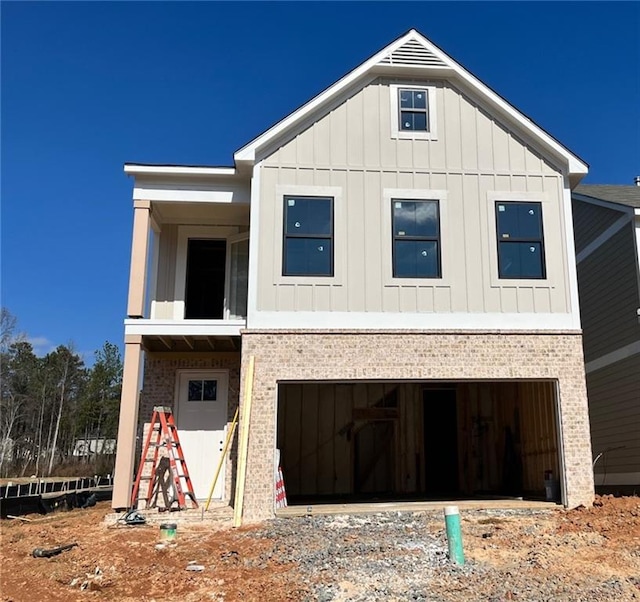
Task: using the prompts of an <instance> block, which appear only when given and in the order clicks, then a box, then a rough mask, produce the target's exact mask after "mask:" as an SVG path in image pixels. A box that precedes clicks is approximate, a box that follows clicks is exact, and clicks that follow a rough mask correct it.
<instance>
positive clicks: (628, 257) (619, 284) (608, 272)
mask: <svg viewBox="0 0 640 602" xmlns="http://www.w3.org/2000/svg"><path fill="white" fill-rule="evenodd" d="M635 253H636V251H635V243H634V240H633V228H632V224H628V225H626V226H625V227H624V228H622V229H621V230H620V231H619V232H617V233H616V234H615V235H614V236H612V237H611V238H610V239H609V240H607V241H606V242H605V243H604V244H603V245H601V246H600V247H599V248H598V250H597V251H596V252H594V253H592V254H591V255H589V256H588V257H587V258H586V259H584V260H583V261H581V262H580V263H578V280H579V282H580V288H579V293H580V308H581V314H582V326H583V328H584V349H585V360H586V362H587V364H588V363H589V362H590V361H592V360H595V359H597V358H599V357H601V356H603V355H605V354H607V353H610V352H612V351H615V350H616V349H620V348H621V347H624V346H625V345H628V344H630V343H633V342H635V341H639V340H640V324H639V323H638V317H637V314H636V311H637V308H638V307H640V299H639V298H638V276H637V267H636V257H635Z"/></svg>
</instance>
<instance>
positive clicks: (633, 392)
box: [573, 185, 640, 493]
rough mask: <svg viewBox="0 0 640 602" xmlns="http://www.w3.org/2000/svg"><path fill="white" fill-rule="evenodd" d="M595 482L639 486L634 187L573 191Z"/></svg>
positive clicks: (639, 250) (637, 199)
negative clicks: (595, 459)
mask: <svg viewBox="0 0 640 602" xmlns="http://www.w3.org/2000/svg"><path fill="white" fill-rule="evenodd" d="M573 221H574V229H575V241H576V261H577V264H578V289H579V293H580V309H581V315H582V328H583V338H584V355H585V362H586V373H587V391H588V394H589V416H590V421H591V445H592V447H593V454H594V458H598V459H597V461H596V463H595V467H594V470H595V482H596V485H598V486H602V487H603V488H606V489H607V490H609V491H611V490H613V491H620V492H625V491H629V492H633V491H635V492H636V493H637V492H639V491H640V313H639V312H640V270H639V267H638V266H639V265H640V185H637V186H596V185H580V186H578V187H577V188H576V189H575V190H574V191H573Z"/></svg>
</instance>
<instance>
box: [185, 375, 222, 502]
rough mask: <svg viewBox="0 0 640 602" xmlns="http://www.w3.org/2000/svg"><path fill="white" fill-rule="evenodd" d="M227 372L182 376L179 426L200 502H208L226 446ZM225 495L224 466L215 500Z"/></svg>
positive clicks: (194, 487)
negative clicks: (223, 449) (206, 500)
mask: <svg viewBox="0 0 640 602" xmlns="http://www.w3.org/2000/svg"><path fill="white" fill-rule="evenodd" d="M228 389H229V373H228V372H227V371H226V370H202V371H195V370H193V371H192V370H189V371H185V372H181V373H180V374H179V377H178V400H177V404H176V425H177V426H178V436H179V437H180V443H181V444H182V449H183V451H184V459H185V461H186V464H187V468H188V470H189V475H190V476H191V482H192V483H193V490H194V492H195V494H196V498H197V499H199V500H205V499H207V497H208V495H209V490H210V489H211V483H212V482H213V477H214V476H215V472H216V468H217V467H218V462H219V461H220V456H221V454H222V448H223V446H224V441H225V436H226V426H227V391H228ZM223 494H224V465H223V467H222V471H221V472H220V476H219V477H218V481H217V483H216V487H215V489H214V491H213V498H217V499H221V498H222V496H223Z"/></svg>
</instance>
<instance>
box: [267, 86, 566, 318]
mask: <svg viewBox="0 0 640 602" xmlns="http://www.w3.org/2000/svg"><path fill="white" fill-rule="evenodd" d="M389 83H390V82H388V81H384V80H377V81H375V82H374V83H372V84H370V85H368V86H366V87H365V88H364V89H363V90H361V91H360V92H358V93H355V94H354V95H353V96H351V97H350V98H348V99H347V100H346V101H344V102H343V103H342V104H339V105H338V106H336V107H335V108H334V109H333V111H331V112H330V113H329V114H328V115H326V116H325V117H323V118H322V119H319V120H318V121H316V122H315V123H313V124H311V125H310V126H309V127H308V128H307V129H306V130H304V131H302V132H300V133H299V134H298V135H297V136H296V137H295V138H293V139H292V140H290V141H289V142H287V143H286V144H284V145H282V146H281V147H280V148H279V149H277V150H275V151H274V152H273V153H272V154H271V155H269V156H268V157H266V158H264V160H263V163H262V168H261V180H260V181H261V189H260V203H261V205H260V223H259V227H260V232H261V236H260V241H259V250H258V294H257V309H258V310H263V311H279V312H294V311H296V312H297V311H333V312H396V313H404V312H407V313H416V312H461V313H558V314H563V313H569V312H571V311H572V308H571V304H570V298H569V284H568V283H569V271H568V268H567V253H566V246H567V240H566V237H565V220H566V219H570V216H566V215H565V214H564V211H563V176H562V174H561V173H560V172H559V171H558V170H557V169H555V168H554V167H552V166H551V165H550V164H549V163H547V162H546V161H545V160H544V159H543V158H541V156H540V155H539V154H537V153H536V152H535V150H534V149H533V148H532V147H531V146H528V145H527V144H525V143H524V142H523V141H522V140H520V139H519V138H518V137H517V136H515V135H514V134H512V133H510V132H509V131H508V130H507V129H505V127H504V126H502V125H501V124H500V123H498V122H497V121H496V120H495V119H493V118H491V117H490V116H489V115H488V114H487V113H486V112H485V111H484V110H483V109H482V108H481V107H480V106H479V105H478V104H477V103H475V102H474V101H472V100H471V99H470V98H469V97H468V96H466V95H464V94H462V93H461V92H460V91H459V90H457V89H456V88H454V87H452V86H451V85H449V84H446V83H442V82H430V83H432V84H433V85H435V86H436V87H437V90H436V92H437V93H436V100H437V102H436V105H437V135H438V139H437V140H436V141H427V140H399V139H395V138H392V136H391V125H390V120H391V118H392V116H391V115H390V113H391V109H390V104H391V103H390V90H389ZM412 83H415V82H412ZM394 118H395V117H394ZM282 186H289V187H294V188H295V187H301V190H302V187H312V186H315V187H334V188H337V189H339V190H340V191H341V199H340V202H341V203H342V204H343V208H342V212H341V213H340V212H339V211H337V212H336V219H341V224H340V226H341V227H340V228H338V227H336V230H337V231H341V232H342V237H343V239H344V240H338V241H336V249H337V250H336V253H337V254H339V255H340V257H336V261H342V262H343V264H344V273H343V274H341V276H340V278H336V279H334V280H332V279H327V281H326V283H324V282H318V281H317V280H318V279H316V281H315V282H313V283H309V282H307V283H305V282H296V281H295V280H290V281H286V282H285V281H283V280H282V279H281V277H280V276H281V269H282V266H281V262H280V261H279V253H280V249H281V245H282V230H281V227H280V224H281V223H282V222H281V212H282V210H283V207H282V203H283V201H282V194H281V192H279V190H278V187H282ZM385 189H414V190H415V189H418V190H437V191H446V194H447V197H446V199H444V200H442V201H441V207H442V209H443V211H446V213H447V220H446V224H448V225H445V224H444V223H443V231H442V236H441V242H442V254H443V279H442V280H441V281H440V280H438V281H435V280H432V281H430V280H427V279H420V280H416V281H415V283H413V282H411V283H407V282H403V283H402V284H394V283H393V282H389V280H391V274H390V261H389V258H388V257H385V253H386V251H385V248H386V247H385V245H386V244H387V240H386V239H387V238H389V237H391V231H387V229H388V228H387V227H386V226H385V220H384V215H383V211H387V210H388V211H389V212H390V211H391V207H390V204H389V207H386V206H384V205H383V195H384V191H385ZM492 192H499V193H505V194H509V193H515V194H518V193H523V194H526V193H530V194H533V196H534V197H536V198H537V196H536V195H539V198H540V200H541V201H542V202H543V214H544V218H545V227H546V229H545V233H544V235H545V254H546V267H547V274H548V279H547V280H545V281H535V280H531V281H528V282H526V283H522V282H518V283H516V282H511V283H510V282H509V281H507V280H505V281H500V282H495V281H494V282H492V278H491V273H492V269H493V270H495V266H493V265H492V263H493V259H492V255H491V252H492V250H493V249H494V248H495V245H496V234H495V226H493V224H492V217H493V216H492V214H491V212H492V211H493V209H492V208H493V203H491V202H490V200H489V193H492ZM301 194H304V192H301ZM510 198H512V197H510ZM512 200H513V199H512ZM523 200H531V197H527V198H526V199H523ZM445 205H446V207H445ZM547 226H548V227H547ZM445 256H446V258H445ZM574 309H575V308H574Z"/></svg>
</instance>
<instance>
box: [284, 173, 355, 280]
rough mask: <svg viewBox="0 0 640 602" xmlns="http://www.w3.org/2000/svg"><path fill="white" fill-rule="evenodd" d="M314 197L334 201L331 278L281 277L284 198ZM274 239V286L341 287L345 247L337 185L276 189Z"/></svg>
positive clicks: (342, 209)
mask: <svg viewBox="0 0 640 602" xmlns="http://www.w3.org/2000/svg"><path fill="white" fill-rule="evenodd" d="M285 196H301V197H302V196H317V197H331V198H333V276H283V275H282V257H283V253H284V249H283V247H284V197H285ZM274 207H275V212H276V215H275V226H276V231H275V237H276V240H277V241H279V242H277V243H276V248H275V253H274V262H273V270H274V272H273V283H274V284H330V285H332V286H342V284H343V279H344V274H345V273H346V265H345V264H346V251H347V244H346V238H345V232H344V207H343V202H342V188H341V187H339V186H296V185H288V184H280V185H278V186H276V202H275V203H274Z"/></svg>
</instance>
